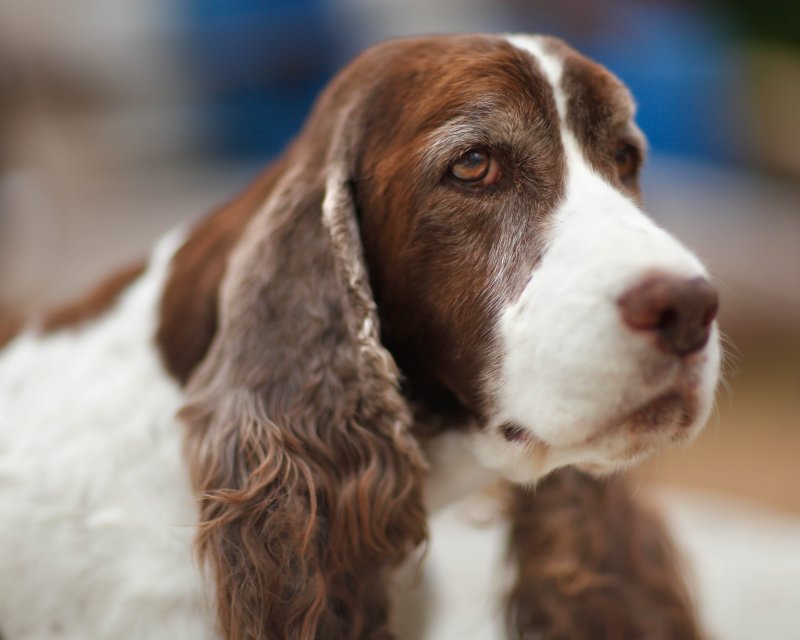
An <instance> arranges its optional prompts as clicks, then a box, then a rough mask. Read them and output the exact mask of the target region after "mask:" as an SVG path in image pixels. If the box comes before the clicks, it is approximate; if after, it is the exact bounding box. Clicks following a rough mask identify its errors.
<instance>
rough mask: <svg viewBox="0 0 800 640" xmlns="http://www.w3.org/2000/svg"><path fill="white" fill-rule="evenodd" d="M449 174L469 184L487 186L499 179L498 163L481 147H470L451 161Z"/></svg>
mask: <svg viewBox="0 0 800 640" xmlns="http://www.w3.org/2000/svg"><path fill="white" fill-rule="evenodd" d="M450 175H452V176H453V177H454V178H455V179H456V180H458V181H460V182H464V183H466V184H469V185H473V186H483V187H488V186H489V185H491V184H494V183H495V182H497V181H498V180H499V179H500V165H499V163H498V162H497V160H495V159H494V158H493V157H492V156H491V155H489V153H487V152H486V151H484V150H483V149H470V150H469V151H467V152H466V153H465V154H464V155H463V156H461V157H460V158H459V159H458V160H456V161H455V162H454V163H453V165H452V166H451V167H450Z"/></svg>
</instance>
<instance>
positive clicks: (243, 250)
mask: <svg viewBox="0 0 800 640" xmlns="http://www.w3.org/2000/svg"><path fill="white" fill-rule="evenodd" d="M321 112H322V113H326V112H327V113H335V112H337V111H336V110H333V109H332V108H327V109H326V108H324V107H322V111H321ZM342 121H345V120H344V118H343V119H342ZM338 126H339V125H338V124H334V123H330V122H328V121H327V120H325V119H324V118H320V117H318V118H317V119H313V118H312V124H311V125H310V127H309V128H308V130H307V133H306V135H307V139H306V140H305V144H304V145H303V146H302V147H301V146H299V145H298V147H295V149H294V151H292V152H290V154H289V160H288V163H287V166H288V167H289V169H287V171H286V173H285V174H284V175H283V176H282V177H281V179H279V180H278V181H277V184H276V186H275V189H274V190H273V192H272V193H271V194H269V196H268V198H267V200H266V202H265V204H264V206H263V209H262V210H261V211H259V213H258V214H257V215H256V216H255V217H254V218H253V220H252V222H251V224H250V226H249V227H248V228H247V230H246V231H245V234H244V238H243V240H242V242H241V243H240V245H239V246H238V248H237V250H236V252H235V253H234V254H233V255H232V258H231V262H230V263H229V266H228V272H227V274H226V277H225V280H224V282H223V287H222V291H221V296H220V305H219V309H220V318H219V322H220V328H219V331H218V333H217V335H216V337H215V339H214V342H213V344H212V347H211V350H210V353H209V354H208V356H207V357H206V358H205V359H204V360H203V362H202V364H201V365H200V367H199V368H198V370H197V371H196V372H195V374H194V375H193V376H192V379H191V380H190V382H189V386H188V390H187V393H188V398H189V400H188V403H187V405H186V407H185V408H184V409H183V411H182V417H183V418H184V420H185V421H186V423H187V424H188V427H189V430H188V434H187V441H186V442H187V447H186V451H187V456H188V460H189V463H190V468H191V473H192V480H193V484H194V486H195V488H196V490H197V491H198V492H199V493H200V495H201V496H202V502H201V507H200V509H201V512H200V533H199V536H198V547H199V551H200V553H201V555H202V557H203V558H204V559H205V560H206V561H207V563H208V564H209V565H210V568H211V569H212V570H213V572H214V575H215V577H216V592H217V613H218V618H219V625H220V629H221V631H222V633H223V635H224V637H225V638H228V639H230V640H245V639H250V638H282V639H284V638H285V639H294V638H296V639H301V638H302V639H306V638H320V639H327V638H330V639H334V638H335V639H345V638H388V637H389V632H388V631H387V628H386V623H387V609H388V603H387V601H386V600H387V595H386V592H385V587H384V582H385V581H384V578H385V575H384V574H385V572H386V570H387V569H388V568H390V567H393V566H395V565H397V564H398V563H399V562H400V561H401V560H402V559H403V558H404V556H405V555H406V554H407V553H408V552H409V551H410V550H411V549H412V548H413V547H414V546H415V545H417V544H419V543H420V542H421V541H422V540H423V539H424V538H425V535H426V528H425V514H424V511H423V508H422V502H421V493H422V489H421V487H422V476H423V474H424V463H423V461H422V457H421V454H420V452H419V450H418V448H417V443H416V441H415V440H414V439H413V438H412V437H411V436H410V434H409V425H410V421H411V418H410V412H409V409H408V407H407V405H406V403H405V400H404V398H403V396H402V395H401V394H400V392H399V389H398V381H397V371H396V368H395V365H394V361H393V360H392V358H391V356H390V355H389V354H388V352H386V351H385V350H384V349H383V347H382V346H381V345H380V342H379V339H378V335H377V318H376V315H375V308H374V303H373V302H372V295H371V292H370V289H369V284H368V282H367V279H366V272H365V267H364V265H363V258H362V256H361V248H360V241H359V240H358V237H357V223H356V219H355V211H354V208H353V204H352V199H351V195H350V191H349V185H348V171H347V168H346V163H347V158H346V153H347V146H346V144H344V142H338V141H339V140H341V136H339V135H337V129H336V127H338ZM342 126H344V125H342ZM298 148H305V149H306V150H307V153H306V154H305V155H301V153H300V152H299V151H298ZM326 158H327V159H328V161H327V162H326ZM323 198H324V199H325V204H324V206H323Z"/></svg>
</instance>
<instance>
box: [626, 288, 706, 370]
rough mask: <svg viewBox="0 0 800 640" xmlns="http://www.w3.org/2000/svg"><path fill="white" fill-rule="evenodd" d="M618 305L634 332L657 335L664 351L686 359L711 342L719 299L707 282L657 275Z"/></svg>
mask: <svg viewBox="0 0 800 640" xmlns="http://www.w3.org/2000/svg"><path fill="white" fill-rule="evenodd" d="M618 303H619V308H620V312H621V314H622V319H623V320H624V321H625V324H627V325H628V326H629V327H630V328H631V329H636V330H637V331H646V332H649V333H651V334H652V335H654V336H655V337H656V344H657V346H658V348H659V349H661V350H662V351H665V352H667V353H673V354H675V355H678V356H685V355H688V354H690V353H694V352H695V351H699V350H700V349H702V348H703V347H704V346H705V344H706V342H708V336H709V334H710V333H711V323H712V322H713V321H714V318H715V317H716V315H717V308H718V306H719V298H718V296H717V291H716V289H714V287H712V286H711V284H710V283H709V282H708V280H706V279H705V278H691V279H687V278H679V277H676V276H670V275H666V274H658V275H653V276H649V277H647V278H645V279H644V280H643V281H642V282H640V283H639V284H637V285H636V286H634V287H633V288H631V289H629V290H628V291H627V292H626V293H624V294H623V295H622V296H621V297H620V298H619V300H618Z"/></svg>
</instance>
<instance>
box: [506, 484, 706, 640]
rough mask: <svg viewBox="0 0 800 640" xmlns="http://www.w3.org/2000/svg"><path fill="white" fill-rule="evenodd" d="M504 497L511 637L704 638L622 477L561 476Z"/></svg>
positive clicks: (676, 574) (663, 548) (671, 562)
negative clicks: (513, 572) (511, 576)
mask: <svg viewBox="0 0 800 640" xmlns="http://www.w3.org/2000/svg"><path fill="white" fill-rule="evenodd" d="M510 490H511V492H512V499H511V503H510V511H511V513H510V515H511V519H512V528H511V548H510V555H511V558H512V561H513V563H514V565H515V566H516V567H517V570H518V571H519V574H518V576H517V581H516V584H515V585H514V588H513V590H512V592H511V594H510V598H509V601H508V610H507V616H508V627H509V637H510V638H534V637H535V638H542V640H594V639H596V638H606V639H607V640H627V639H628V638H647V639H648V640H697V639H699V638H701V637H702V636H701V633H700V631H699V630H698V628H697V626H696V622H695V616H694V612H693V610H692V606H691V600H690V598H689V594H688V591H687V588H686V585H685V583H684V580H683V576H681V575H680V566H681V565H680V562H679V559H678V556H677V554H676V553H675V551H674V549H673V547H672V544H671V543H670V541H669V539H668V537H667V535H666V532H665V531H664V528H663V525H662V524H661V522H659V520H658V518H657V517H656V516H655V514H653V513H651V512H649V511H648V510H646V509H645V508H644V506H643V505H640V504H639V503H638V502H636V501H635V500H633V499H631V497H630V487H629V486H628V484H627V482H626V481H625V479H624V478H609V479H606V480H597V479H594V478H590V477H589V476H586V475H583V474H581V473H579V472H577V471H574V470H570V469H564V470H561V471H558V472H557V473H555V474H553V475H552V476H550V477H549V478H547V479H546V480H544V481H543V482H542V483H541V484H540V485H539V486H537V487H536V489H535V490H529V489H525V488H522V487H515V488H511V489H510Z"/></svg>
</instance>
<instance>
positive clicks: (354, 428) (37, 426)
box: [0, 35, 720, 640]
mask: <svg viewBox="0 0 800 640" xmlns="http://www.w3.org/2000/svg"><path fill="white" fill-rule="evenodd" d="M633 116H634V107H633V102H632V100H631V98H630V96H629V94H628V92H627V90H626V89H625V88H624V86H623V85H622V84H621V83H620V82H619V81H618V80H617V79H616V78H615V77H614V76H612V75H611V74H610V73H609V72H607V71H606V70H605V69H603V68H602V67H600V66H599V65H597V64H594V63H592V62H590V61H589V60H587V59H585V58H583V57H582V56H580V55H579V54H577V53H576V52H574V51H573V50H571V49H569V48H568V47H567V46H566V45H565V44H563V43H562V42H560V41H557V40H555V39H550V38H544V37H529V36H512V37H500V36H484V35H474V36H452V37H428V38H418V39H408V40H397V41H392V42H388V43H384V44H382V45H379V46H376V47H374V48H372V49H370V50H369V51H367V52H366V53H364V54H362V55H361V56H360V57H358V58H357V59H356V60H355V61H354V62H353V63H351V64H350V65H349V66H348V67H347V68H346V69H345V70H344V71H342V72H341V73H340V74H339V75H338V76H337V77H336V78H335V79H334V80H333V81H332V82H331V83H330V85H329V86H328V87H327V89H326V90H325V91H324V92H323V94H322V95H321V97H320V98H319V100H318V102H317V104H316V106H315V108H314V109H313V111H312V113H311V115H310V116H309V119H308V121H307V124H306V126H305V128H304V129H303V131H302V132H301V133H300V135H299V136H298V138H297V139H296V141H295V142H294V143H293V144H292V145H291V146H290V147H289V149H287V151H286V152H285V154H284V155H283V156H282V157H281V158H280V159H279V160H278V161H277V162H276V163H275V164H274V165H273V166H271V167H270V168H269V169H268V170H267V171H266V172H265V173H264V174H263V175H262V176H261V177H260V178H259V179H258V180H257V181H256V182H255V183H254V184H253V185H252V186H251V187H250V188H249V189H248V190H247V191H245V192H244V193H243V194H242V195H241V196H239V197H238V198H236V199H235V200H234V201H233V202H231V203H230V204H228V205H226V206H224V207H222V208H220V209H219V210H217V211H215V212H214V213H213V214H212V215H210V216H209V217H207V218H206V219H204V220H203V221H201V222H200V223H199V224H197V225H196V226H195V227H194V228H192V229H187V230H178V231H174V232H172V233H171V234H169V235H168V236H166V237H165V238H164V239H162V240H161V241H160V242H159V243H158V246H157V247H156V249H155V251H154V253H153V254H152V255H151V257H150V259H149V261H148V263H147V265H146V266H145V267H143V268H136V267H134V268H132V269H130V270H128V271H127V272H126V273H124V274H122V275H120V276H118V277H117V278H116V279H114V280H113V281H111V282H110V283H108V284H107V285H106V286H105V287H103V288H101V289H100V290H98V291H97V292H95V294H93V295H91V296H89V298H87V299H86V300H84V301H82V303H79V304H77V305H73V306H69V307H67V308H64V309H60V310H58V311H57V312H55V313H53V314H50V315H48V316H46V317H44V318H43V319H40V321H39V322H38V323H36V322H34V323H32V324H31V325H29V327H28V328H27V330H25V331H23V332H21V333H18V334H17V335H16V337H14V338H13V339H11V340H10V342H9V343H8V344H7V345H6V346H5V348H4V350H3V351H2V353H0V523H2V525H0V633H2V634H3V635H4V637H5V638H6V640H19V639H22V638H79V637H80V638H117V639H121V638H192V639H196V638H214V637H223V638H227V639H231V640H240V639H245V638H297V639H299V638H321V639H334V638H335V639H341V638H389V637H392V635H391V632H390V630H389V626H388V625H389V623H388V620H389V611H390V601H389V600H390V599H389V596H388V590H387V580H388V578H389V576H390V574H391V572H392V570H393V569H394V568H395V567H397V566H399V565H400V564H401V563H402V562H403V560H404V559H405V558H407V557H408V555H409V554H410V553H411V552H412V551H413V550H414V549H415V548H418V547H419V545H421V543H423V541H424V540H425V538H426V517H427V515H426V514H427V513H428V511H430V510H435V509H436V508H437V507H438V506H439V505H441V504H444V503H446V502H448V501H450V500H453V499H454V498H456V497H458V496H459V495H461V494H462V493H463V492H464V491H465V490H467V488H477V487H479V486H480V485H481V483H484V482H485V481H487V480H490V479H492V478H504V479H506V480H507V481H510V482H511V483H512V484H510V485H509V487H510V488H509V503H508V510H507V511H508V516H509V518H510V530H511V540H510V547H509V548H510V551H509V558H510V559H511V560H512V562H513V567H514V571H515V577H514V580H515V582H514V586H513V588H512V589H511V591H510V593H509V594H508V600H507V610H508V631H509V635H510V636H511V637H514V638H517V637H526V638H527V637H537V638H538V637H541V638H572V639H575V638H598V637H605V638H632V637H646V638H681V639H685V638H692V637H697V635H698V630H697V628H696V625H695V623H694V620H693V617H692V611H691V606H690V604H689V602H688V599H687V597H686V593H685V589H684V587H683V584H682V581H681V578H680V572H679V568H678V565H677V562H676V560H675V558H674V557H673V555H672V553H671V550H670V545H669V542H668V540H667V539H666V537H665V536H664V534H663V532H662V530H661V529H660V525H659V524H658V523H657V521H656V520H655V519H654V518H653V517H652V516H651V515H649V514H648V513H647V512H646V511H644V510H643V509H642V508H641V507H639V506H638V505H637V504H635V503H634V501H633V500H632V499H631V498H630V497H629V492H628V491H627V490H626V489H625V485H624V481H623V480H621V479H619V478H617V479H605V476H607V474H609V473H610V472H612V471H615V470H618V469H622V468H624V467H626V466H628V465H629V464H631V463H633V462H635V461H636V460H639V459H641V458H642V457H644V456H645V455H648V454H650V453H652V452H653V451H655V450H657V449H659V448H660V447H662V446H664V445H667V444H669V443H676V442H680V443H682V442H687V441H689V440H691V438H692V437H693V436H694V435H695V434H696V433H697V431H698V430H699V429H700V428H701V427H702V425H703V423H704V422H705V420H706V418H707V416H708V414H709V411H710V407H711V403H712V396H713V392H714V387H715V384H716V381H717V376H718V367H719V358H720V356H719V346H718V338H717V330H716V324H715V323H714V322H713V318H714V312H715V309H716V299H715V297H714V295H713V292H712V293H709V290H710V285H708V284H707V283H706V278H707V274H706V271H705V270H704V268H703V266H702V265H701V264H700V262H699V261H698V260H697V259H696V258H695V257H694V256H693V255H692V254H691V253H690V252H689V251H688V250H687V249H685V248H684V247H683V246H682V245H681V244H679V243H678V242H677V241H676V240H674V239H673V238H672V237H671V236H670V235H668V234H667V233H666V232H665V231H663V230H661V229H660V228H658V227H657V226H656V225H655V224H654V223H653V222H652V221H651V220H650V219H649V218H648V217H647V216H646V215H645V214H644V213H643V212H642V210H641V209H640V206H639V191H638V180H637V178H638V171H639V165H640V164H641V161H642V159H643V157H644V153H645V150H644V141H643V138H642V135H641V133H640V132H639V131H638V129H637V128H636V126H635V124H634V122H633ZM473 152H477V155H475V154H474V153H473ZM470 153H473V155H471V156H470ZM465 154H466V155H465ZM465 158H467V161H465ZM475 162H478V163H480V162H485V163H488V165H489V170H488V173H487V176H488V177H486V178H481V179H478V180H463V179H462V178H461V177H459V173H461V175H462V176H463V170H464V168H465V167H466V169H467V171H469V170H472V169H474V168H475V167H474V164H475ZM479 168H480V167H479ZM469 175H470V174H468V176H469ZM687 300H688V302H686V301H687ZM684 303H685V304H684ZM681 305H683V306H681ZM687 305H688V306H687ZM698 305H699V306H698ZM687 309H688V310H687ZM698 309H699V310H698ZM684 311H685V313H684ZM676 314H677V316H679V317H681V314H683V315H687V314H688V316H692V317H690V318H689V319H688V320H686V319H683V320H681V323H682V324H680V325H679V326H678V329H676V330H675V331H673V330H672V329H670V330H669V331H668V330H667V329H666V328H665V325H666V323H668V322H670V323H673V322H674V321H675V318H674V316H675V315H676ZM692 314H694V315H692ZM668 316H669V317H668ZM679 319H680V318H679ZM687 323H688V324H687ZM692 323H693V324H692ZM673 329H674V327H673ZM576 468H577V469H580V470H577V469H576ZM587 474H592V475H587ZM456 481H459V482H460V481H463V483H464V485H465V486H464V487H455V486H453V485H454V483H456ZM537 483H538V487H537V488H536V490H532V488H531V487H532V486H533V485H537ZM426 500H427V502H426Z"/></svg>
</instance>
